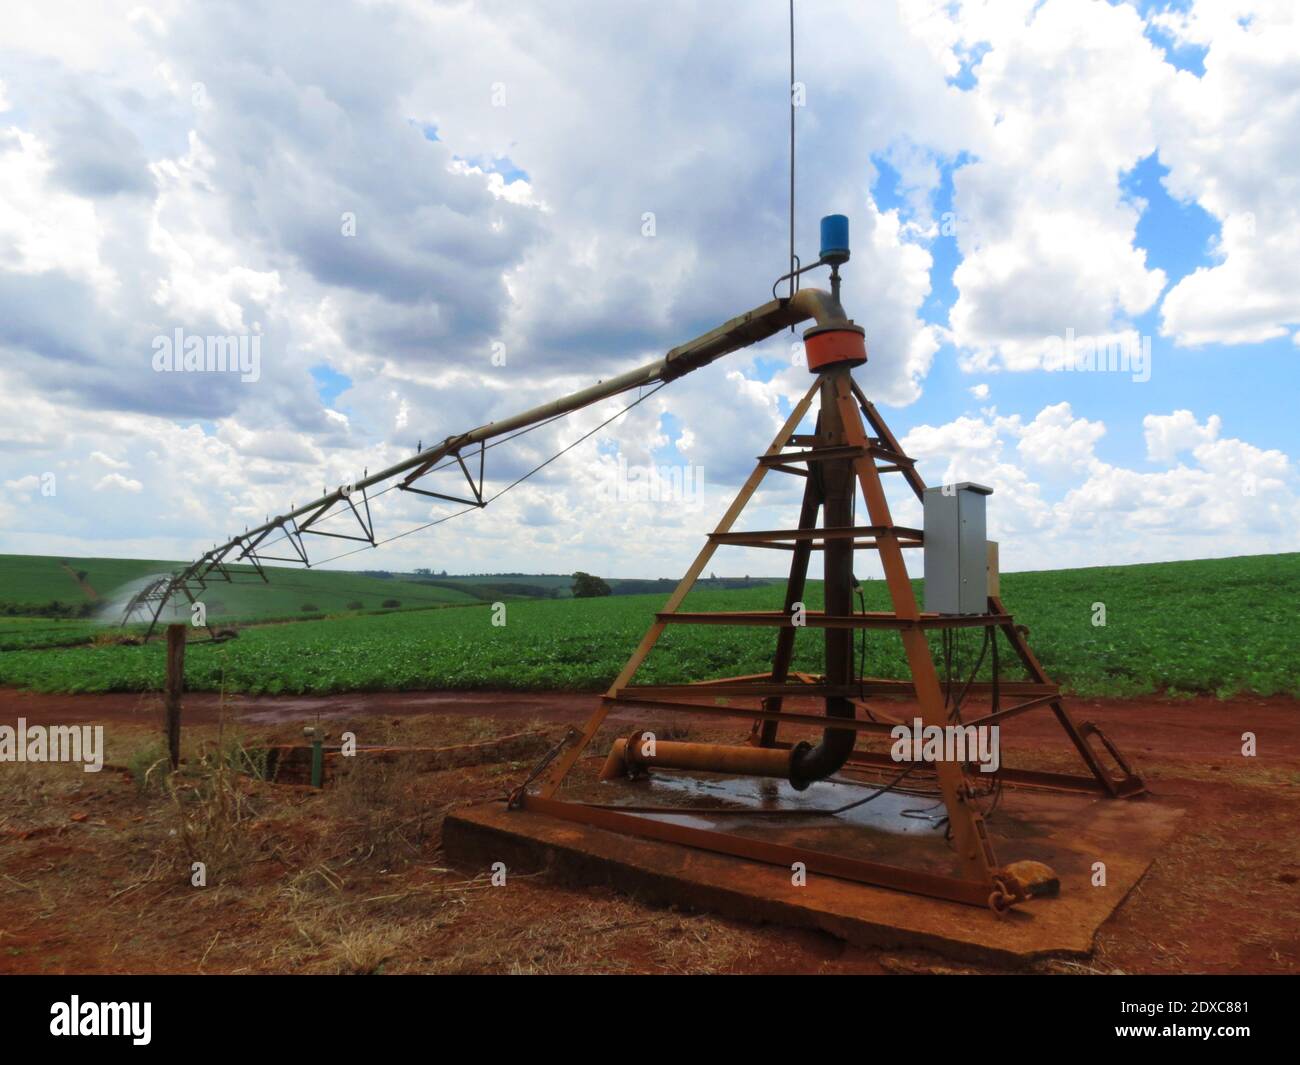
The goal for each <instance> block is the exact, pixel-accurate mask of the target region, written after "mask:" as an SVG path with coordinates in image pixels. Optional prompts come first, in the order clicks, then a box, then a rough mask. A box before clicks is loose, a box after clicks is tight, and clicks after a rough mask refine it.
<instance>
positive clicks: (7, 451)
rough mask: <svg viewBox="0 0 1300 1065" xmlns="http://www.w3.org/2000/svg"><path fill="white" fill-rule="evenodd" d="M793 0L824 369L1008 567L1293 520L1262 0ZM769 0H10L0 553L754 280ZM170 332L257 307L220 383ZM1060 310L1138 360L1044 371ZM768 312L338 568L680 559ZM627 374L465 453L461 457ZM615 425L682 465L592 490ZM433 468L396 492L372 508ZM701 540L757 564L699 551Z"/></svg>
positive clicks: (701, 323)
mask: <svg viewBox="0 0 1300 1065" xmlns="http://www.w3.org/2000/svg"><path fill="white" fill-rule="evenodd" d="M796 6H797V23H798V30H797V35H798V70H797V74H796V77H797V80H798V81H799V82H801V83H803V87H804V88H803V91H804V93H805V94H806V95H805V96H804V101H805V103H804V106H802V107H801V108H800V109H799V111H798V131H799V133H798V135H799V206H798V211H797V229H798V246H799V250H800V251H801V253H802V254H803V255H804V257H805V260H808V259H809V258H812V257H815V253H816V241H817V232H816V229H817V219H818V218H819V217H820V216H821V215H823V214H827V213H831V212H840V213H843V214H846V215H848V216H849V218H850V219H851V223H852V228H853V240H854V255H853V260H852V262H851V263H850V264H849V265H848V267H847V268H846V279H845V286H844V302H845V304H846V307H847V308H848V310H849V313H850V314H851V315H852V316H853V317H854V318H855V319H856V320H857V321H859V322H860V323H861V324H862V325H863V326H864V327H865V328H866V331H867V338H868V345H869V347H870V351H871V360H870V363H869V365H868V366H867V367H866V368H865V369H864V370H861V371H859V372H858V377H859V379H860V380H861V382H862V383H863V385H864V386H865V388H866V389H867V391H868V392H869V394H871V395H872V396H873V398H875V399H876V400H877V402H878V404H879V405H880V406H881V409H882V411H883V412H884V414H885V415H886V417H887V418H888V419H889V420H890V422H891V425H892V426H893V428H894V430H895V432H896V433H897V435H899V436H900V437H901V438H902V439H903V441H904V444H905V445H906V449H907V450H908V451H909V452H910V453H911V454H912V455H914V456H915V457H917V458H918V459H919V460H920V461H921V466H920V468H921V470H922V472H923V474H924V476H925V477H926V479H927V480H928V481H929V482H931V483H940V482H943V481H948V480H956V479H961V480H976V481H981V482H984V483H986V484H989V485H991V486H992V487H993V488H994V490H995V491H994V495H993V496H992V497H991V499H990V502H989V506H990V526H991V535H992V536H994V537H996V538H998V539H999V540H1001V541H1002V545H1003V546H1002V559H1003V566H1004V568H1006V569H1028V568H1043V567H1055V566H1061V565H1095V564H1118V563H1126V562H1135V561H1148V560H1159V559H1172V558H1198V557H1210V556H1220V555H1231V554H1244V553H1254V552H1267V551H1284V550H1297V549H1300V478H1298V477H1297V470H1296V457H1297V456H1298V455H1300V429H1298V428H1297V422H1298V421H1300V419H1298V418H1297V395H1298V389H1297V384H1298V383H1300V380H1298V378H1300V375H1298V374H1297V361H1298V360H1300V166H1298V165H1297V164H1298V162H1300V21H1297V18H1298V16H1297V14H1296V9H1295V5H1294V4H1293V3H1292V0H1193V2H1186V3H1166V2H1163V0H1161V2H1154V3H1148V2H1140V3H1124V2H1114V3H1108V2H1105V0H1037V2H1030V0H990V2H988V3H960V2H951V3H939V2H933V0H899V2H898V3H897V4H895V3H892V2H888V0H879V2H871V3H862V2H853V3H849V2H830V0H798V2H797V5H796ZM786 18H787V11H786V4H785V2H784V0H762V2H756V0H716V2H711V3H708V4H699V3H686V2H681V3H678V2H673V0H654V2H646V3H640V2H626V3H619V4H608V3H596V2H592V3H580V2H559V0H556V2H532V3H528V4H520V3H513V2H504V0H502V2H492V0H483V2H477V3H475V2H456V3H443V2H435V0H407V2H389V0H369V2H356V3H350V4H349V3H339V4H334V5H330V6H329V8H328V11H327V12H326V11H325V10H324V9H322V8H321V6H320V5H317V4H312V3H304V4H301V5H296V4H290V3H286V4H271V5H264V4H253V3H247V4H241V3H219V2H210V3H184V2H176V3H157V4H141V3H124V4H116V3H112V2H93V3H92V2H87V3H66V2H63V0H43V2H42V3H40V4H23V5H15V6H13V7H12V8H11V9H10V10H8V11H7V12H6V16H5V20H4V26H3V28H0V551H5V552H32V553H41V554H59V555H63V556H73V555H92V556H132V557H141V558H154V559H181V558H189V557H192V556H193V555H195V554H197V553H198V552H200V551H202V550H204V549H206V548H207V547H209V546H211V545H212V544H213V543H214V542H215V541H217V540H219V539H224V538H225V536H226V535H228V534H232V533H235V532H237V531H239V530H240V529H242V528H243V527H244V526H245V525H252V524H256V523H259V522H261V521H262V520H263V519H264V518H265V517H266V515H267V514H273V513H277V512H281V511H283V510H285V509H286V508H287V506H288V504H289V503H290V502H296V503H302V502H306V501H307V500H308V499H309V498H310V497H311V496H313V495H316V494H319V490H320V489H321V487H322V486H325V485H329V486H331V487H333V486H335V485H338V484H340V483H345V482H348V481H350V480H352V479H354V478H355V477H357V476H358V475H359V474H360V473H361V471H362V470H363V469H367V468H368V469H370V470H375V469H378V468H381V467H383V466H386V465H388V464H390V463H392V462H395V461H397V460H399V459H401V458H403V457H405V456H407V455H410V454H412V453H413V452H414V450H415V449H416V447H417V446H418V445H419V444H420V443H421V442H423V443H424V444H425V445H428V444H429V443H431V442H434V441H436V440H439V439H441V438H443V437H444V436H446V435H448V434H450V433H453V432H458V431H461V430H464V429H468V428H470V427H472V426H474V425H477V424H480V423H482V422H485V421H489V420H492V419H494V418H500V417H502V416H504V415H507V414H510V413H512V412H514V411H517V410H520V409H523V408H526V407H530V406H533V405H534V404H536V403H539V402H541V401H543V400H546V399H549V398H552V397H553V396H556V395H558V394H560V393H561V392H564V391H569V390H573V389H576V388H579V387H582V386H584V385H586V384H588V383H591V382H593V381H595V380H597V379H600V378H603V377H608V376H610V375H612V374H614V373H616V372H618V371H621V370H624V369H628V368H630V367H633V366H636V365H639V364H641V363H643V362H648V361H650V360H652V359H654V358H657V357H658V356H660V355H661V354H662V353H663V352H664V351H665V350H667V349H668V348H670V347H672V346H674V345H675V344H678V343H681V342H683V341H685V340H687V339H689V338H691V337H693V336H695V335H697V334H699V333H701V332H703V331H705V330H707V329H709V328H711V327H712V326H714V325H716V324H718V323H720V322H722V321H724V320H725V319H727V318H729V317H731V316H733V315H735V314H737V313H740V312H741V311H744V310H746V309H749V308H751V307H754V306H756V305H758V304H760V303H762V302H764V301H765V300H766V299H767V298H768V294H769V292H770V290H771V285H772V282H773V280H774V279H775V278H776V277H777V276H778V275H779V274H781V273H783V272H784V270H785V269H786V256H787V248H786V240H787V235H786V234H787V224H788V223H787V215H786V210H787V208H786V195H787V192H786V181H787V175H786V167H787V166H788V158H787V143H786V137H787V127H786V123H787V120H788V100H789V96H788V91H789V89H788V84H787V82H788V69H787V63H788V58H787V51H786V49H787V37H786V33H787V30H786ZM648 218H649V219H650V221H651V222H652V223H653V224H652V225H650V224H648V222H647V219H648ZM176 330H181V331H182V335H183V336H195V337H202V338H207V337H243V338H244V339H245V342H246V343H251V338H256V345H257V350H258V351H259V353H260V360H259V364H258V373H257V375H256V380H242V379H241V377H240V375H239V374H232V373H229V372H227V373H220V372H206V371H204V372H159V371H158V370H157V369H155V363H156V361H157V359H156V353H157V351H158V344H159V341H158V338H160V337H161V338H172V337H174V336H175V335H176ZM1071 336H1073V337H1075V338H1083V339H1086V338H1099V339H1101V340H1103V341H1106V342H1119V343H1126V344H1132V345H1134V349H1135V350H1136V351H1138V352H1139V353H1140V352H1142V351H1144V350H1146V348H1145V347H1144V346H1146V345H1149V351H1150V360H1149V363H1143V364H1141V365H1137V364H1134V365H1130V366H1129V367H1127V368H1124V369H1120V370H1114V371H1107V372H1062V371H1061V370H1059V369H1058V368H1056V367H1055V366H1054V364H1053V363H1052V359H1051V355H1052V352H1053V351H1055V350H1058V349H1057V348H1056V347H1054V344H1059V343H1060V342H1061V339H1062V338H1067V337H1071ZM792 341H797V337H791V336H790V334H785V335H783V336H781V337H778V338H774V339H773V340H771V341H769V342H768V343H766V344H764V345H761V346H760V347H758V348H755V349H752V350H750V351H748V352H746V353H743V354H738V355H733V356H730V357H728V358H727V359H724V360H722V361H721V362H719V363H717V364H715V365H714V366H712V367H710V368H709V369H707V370H705V371H702V372H700V373H698V374H696V375H693V376H691V377H689V378H686V379H684V380H682V381H679V382H676V383H674V384H673V385H671V386H669V387H668V388H665V389H664V390H662V391H661V392H659V393H657V394H656V395H654V396H653V397H651V398H649V399H647V400H646V401H645V402H643V403H641V404H640V405H639V406H637V407H636V408H635V409H633V410H632V411H630V412H629V413H628V414H626V415H625V416H623V417H621V418H619V419H618V420H617V421H615V422H614V423H613V424H612V425H611V426H610V427H609V428H608V429H606V430H604V431H603V432H602V433H600V434H599V435H597V436H595V437H593V438H592V439H590V440H588V441H586V442H585V443H583V444H581V445H580V446H578V447H576V448H574V449H573V450H572V451H570V452H568V453H567V454H566V455H565V456H564V457H563V458H562V459H560V460H558V461H556V462H555V463H553V464H551V465H550V466H547V467H546V469H545V470H543V471H542V472H541V473H539V474H538V475H537V476H536V477H534V478H532V479H530V480H528V481H526V482H525V483H523V484H522V485H520V486H519V487H518V488H516V489H514V490H513V491H511V492H510V493H509V494H507V495H506V496H504V497H503V498H502V499H501V500H499V501H498V502H496V503H494V504H493V505H492V506H491V507H489V508H488V509H487V510H486V511H483V512H477V513H475V514H472V515H469V516H467V517H465V518H462V519H458V520H457V521H455V522H453V523H448V524H445V525H442V526H439V527H438V528H436V529H431V530H429V531H427V532H425V533H420V534H417V535H413V536H409V537H406V538H404V539H402V540H399V541H397V542H395V543H393V544H391V545H389V546H387V547H384V548H381V549H380V550H379V551H377V552H371V553H366V554H363V555H359V556H353V557H351V558H349V559H347V560H346V561H339V562H336V563H333V565H334V566H346V567H348V568H381V567H382V568H392V569H397V568H405V567H411V566H432V567H433V568H435V569H444V568H445V569H448V570H450V571H452V572H471V571H472V572H481V571H512V570H522V571H529V572H536V571H543V572H570V571H572V570H574V569H576V568H583V569H588V570H593V571H596V572H600V573H604V574H609V575H616V576H675V575H677V574H679V573H680V572H681V571H682V570H683V569H684V568H685V566H686V564H687V562H688V561H689V559H690V558H691V557H692V556H693V554H694V552H695V551H696V550H697V548H698V546H699V544H700V542H701V537H702V535H703V534H704V532H705V531H706V530H707V529H708V528H710V527H712V524H713V523H714V522H715V521H716V519H717V517H718V515H719V514H720V513H721V511H722V510H723V509H724V507H725V505H726V502H727V501H728V499H729V498H730V497H731V495H733V494H734V492H735V489H736V486H737V485H738V484H739V482H740V480H741V479H743V477H744V476H745V475H746V474H747V472H748V471H749V469H750V468H751V466H752V463H753V458H754V456H755V455H757V454H759V453H760V452H761V451H762V450H763V449H764V448H765V447H766V446H767V444H768V443H769V441H770V439H771V437H772V435H773V434H774V432H775V430H776V428H777V426H778V425H779V423H780V421H781V420H782V416H783V415H784V414H785V413H786V412H788V411H789V409H790V404H791V401H792V399H793V398H794V397H797V396H798V395H799V394H801V392H802V391H803V390H804V389H805V388H806V387H807V385H808V382H809V377H808V374H807V371H806V369H804V368H803V367H802V366H801V365H799V363H798V350H797V345H795V344H792ZM625 403H626V400H623V401H620V402H612V403H610V404H606V405H602V406H599V407H595V408H592V409H590V410H587V411H584V412H582V413H581V414H578V415H575V416H573V417H571V418H569V419H566V420H564V421H562V422H558V423H556V424H554V425H551V426H548V427H546V428H545V429H543V430H539V431H538V432H535V433H532V434H530V435H529V436H527V437H525V438H523V439H521V440H519V441H517V442H514V443H511V444H510V445H507V446H502V447H500V448H496V449H494V450H493V451H492V452H490V453H489V454H490V461H489V464H488V476H489V481H490V485H489V487H490V488H501V487H504V486H505V485H506V484H508V483H510V482H511V481H513V480H514V479H515V478H516V477H518V476H519V475H520V474H522V473H524V472H527V471H528V470H529V469H531V468H532V467H533V466H535V465H537V464H538V463H539V462H541V461H542V460H544V459H545V458H547V457H548V456H550V455H551V454H553V453H554V452H556V451H558V450H559V449H560V448H562V447H564V446H566V445H567V444H569V443H571V442H572V441H574V440H576V439H577V438H578V437H579V436H581V435H582V434H583V433H586V432H588V431H590V430H591V429H593V428H594V427H595V426H596V425H598V424H599V423H600V422H602V421H603V420H604V419H606V418H608V417H609V416H610V415H611V414H613V413H614V412H615V411H617V410H618V409H619V408H620V407H621V406H623V405H625ZM649 465H654V466H656V467H666V468H676V469H677V470H678V471H680V470H681V469H682V468H683V467H685V468H687V469H689V470H690V471H691V473H692V477H693V478H696V479H702V482H703V488H702V490H700V491H692V492H688V493H671V494H670V498H667V499H647V500H639V499H630V500H629V499H628V498H626V496H627V495H628V492H627V491H623V492H622V493H620V485H623V486H624V487H625V488H626V473H625V471H627V470H629V469H632V470H636V469H640V468H644V467H646V466H649ZM792 480H793V479H792V478H784V477H780V476H779V475H773V476H771V477H769V487H768V488H767V490H765V491H764V492H763V493H761V495H760V496H759V499H758V506H757V507H756V508H755V509H754V510H752V511H751V512H748V513H747V516H746V524H748V526H749V527H753V528H773V527H783V526H787V525H789V524H791V523H792V522H793V519H794V513H793V511H794V510H795V508H796V507H797V494H796V493H797V486H795V485H793V484H791V483H786V482H790V481H792ZM447 485H448V487H451V485H452V482H447ZM692 487H693V482H692ZM633 491H635V489H633ZM620 495H622V496H623V497H624V498H620ZM399 496H400V498H395V497H399ZM683 496H684V498H683ZM892 498H893V499H894V500H895V501H896V503H897V506H896V517H897V518H899V519H900V520H902V521H905V522H907V523H910V524H918V523H919V521H920V516H919V508H917V507H916V506H915V504H914V503H912V502H911V501H910V499H909V498H908V497H906V496H905V494H903V493H900V492H897V491H895V492H894V493H893V494H892ZM442 508H443V505H442V504H434V503H431V501H429V500H423V499H419V498H417V497H408V496H406V495H404V494H399V493H390V495H388V496H386V497H384V499H382V500H380V501H379V502H378V503H377V504H376V511H377V520H378V525H379V532H380V534H381V535H392V534H393V533H395V532H400V531H402V530H403V529H406V528H410V527H412V526H415V525H417V524H420V523H422V522H426V521H429V520H431V518H432V517H434V516H437V515H438V514H440V513H443V512H445V510H444V509H442ZM339 543H340V542H339V541H329V540H324V539H321V540H319V541H318V542H314V543H312V544H311V547H312V549H313V551H315V552H316V556H317V557H318V558H327V557H329V556H330V555H331V554H337V553H338V551H339V550H340V548H339V546H338V545H339ZM346 546H348V545H344V547H346ZM713 568H714V570H715V571H717V572H719V573H728V574H742V573H767V572H772V573H775V572H777V571H778V566H777V565H776V564H774V562H773V559H772V556H771V555H769V554H766V553H765V554H763V555H761V556H759V557H758V558H755V557H754V553H748V554H747V553H745V552H743V551H742V550H740V549H734V551H733V553H730V554H727V553H720V554H719V556H718V557H717V560H716V564H715V566H714V567H713Z"/></svg>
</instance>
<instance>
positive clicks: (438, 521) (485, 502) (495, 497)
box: [313, 381, 668, 567]
mask: <svg viewBox="0 0 1300 1065" xmlns="http://www.w3.org/2000/svg"><path fill="white" fill-rule="evenodd" d="M667 384H668V382H667V381H664V382H662V383H660V384H659V385H657V386H655V387H654V388H652V389H651V390H650V391H649V392H647V393H645V395H643V396H638V397H637V398H636V399H634V400H633V401H632V402H631V403H629V404H628V405H627V406H626V407H624V408H623V409H622V410H620V411H618V412H617V413H615V414H613V415H611V416H610V417H608V418H606V419H605V420H604V421H603V422H601V423H600V424H599V425H598V426H596V427H595V428H594V429H592V430H590V431H589V432H586V433H583V434H582V436H580V437H578V439H577V440H575V441H574V442H573V443H572V444H570V445H569V446H568V447H565V448H562V449H561V450H559V451H557V452H556V453H555V454H554V455H552V456H551V457H550V458H549V459H547V460H546V461H545V462H542V463H539V464H538V465H537V466H534V467H533V468H532V469H531V470H529V471H528V472H527V473H525V474H524V475H523V476H522V477H520V478H518V479H517V480H514V481H511V482H510V484H508V485H506V486H505V487H504V488H503V489H501V491H499V492H497V493H496V494H495V495H491V496H489V497H488V498H487V499H485V500H483V504H482V506H483V507H486V506H487V505H488V504H489V503H492V502H495V501H496V500H498V499H500V498H501V497H502V496H503V495H505V494H506V493H507V492H508V491H510V489H512V488H514V487H515V486H516V485H519V484H522V483H523V482H524V481H526V480H528V478H529V477H531V476H532V475H533V474H535V473H537V472H538V471H539V470H542V469H545V468H546V467H547V466H549V465H550V464H551V463H552V462H554V461H555V460H556V459H558V458H560V456H562V455H565V454H567V453H568V452H570V451H572V450H573V449H574V448H575V447H577V446H578V445H579V444H581V443H582V442H583V441H584V440H586V439H588V438H589V437H592V436H595V435H596V434H597V433H598V432H600V431H601V430H602V429H604V428H605V426H607V425H609V424H610V423H611V422H613V421H614V420H616V419H618V418H621V417H622V416H623V415H624V414H626V413H627V412H628V411H630V410H631V409H632V408H633V407H635V406H638V405H639V404H641V403H644V402H645V401H646V400H647V399H649V398H650V397H651V396H653V395H654V394H655V393H656V392H658V391H659V389H661V388H663V387H665V385H667ZM481 509H482V507H480V506H479V504H477V503H475V504H472V505H471V506H468V507H466V508H465V509H464V510H458V511H455V512H454V513H451V514H447V515H445V516H444V517H441V518H436V519H435V520H433V521H429V522H425V523H424V524H423V525H417V526H416V527H415V528H413V529H407V530H406V531H405V532H400V533H397V534H395V535H393V536H390V537H388V538H387V539H384V540H376V541H375V542H374V543H373V544H366V545H365V546H364V547H355V548H353V549H352V550H351V551H344V552H342V553H341V554H337V555H331V556H330V557H329V558H324V559H321V560H320V561H319V562H316V563H314V564H313V565H314V566H315V567H320V566H323V565H325V564H326V563H327V562H335V561H337V560H338V559H340V558H347V557H348V556H349V555H355V554H357V553H358V552H360V551H369V550H370V549H371V548H372V547H380V546H382V545H383V544H391V543H392V542H393V541H394V540H400V539H402V537H404V536H410V535H411V534H412V533H417V532H421V531H423V530H424V529H431V528H433V526H435V525H441V524H442V523H443V522H444V521H451V519H452V518H459V517H460V516H461V515H462V514H468V513H469V512H470V511H471V510H481Z"/></svg>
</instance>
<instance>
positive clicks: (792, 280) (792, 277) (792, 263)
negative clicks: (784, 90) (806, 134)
mask: <svg viewBox="0 0 1300 1065" xmlns="http://www.w3.org/2000/svg"><path fill="white" fill-rule="evenodd" d="M789 92H790V270H791V273H790V298H791V299H793V298H794V286H795V281H796V279H797V277H798V275H797V274H795V273H794V271H795V270H797V269H798V266H797V265H796V263H795V258H794V0H790V85H789Z"/></svg>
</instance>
